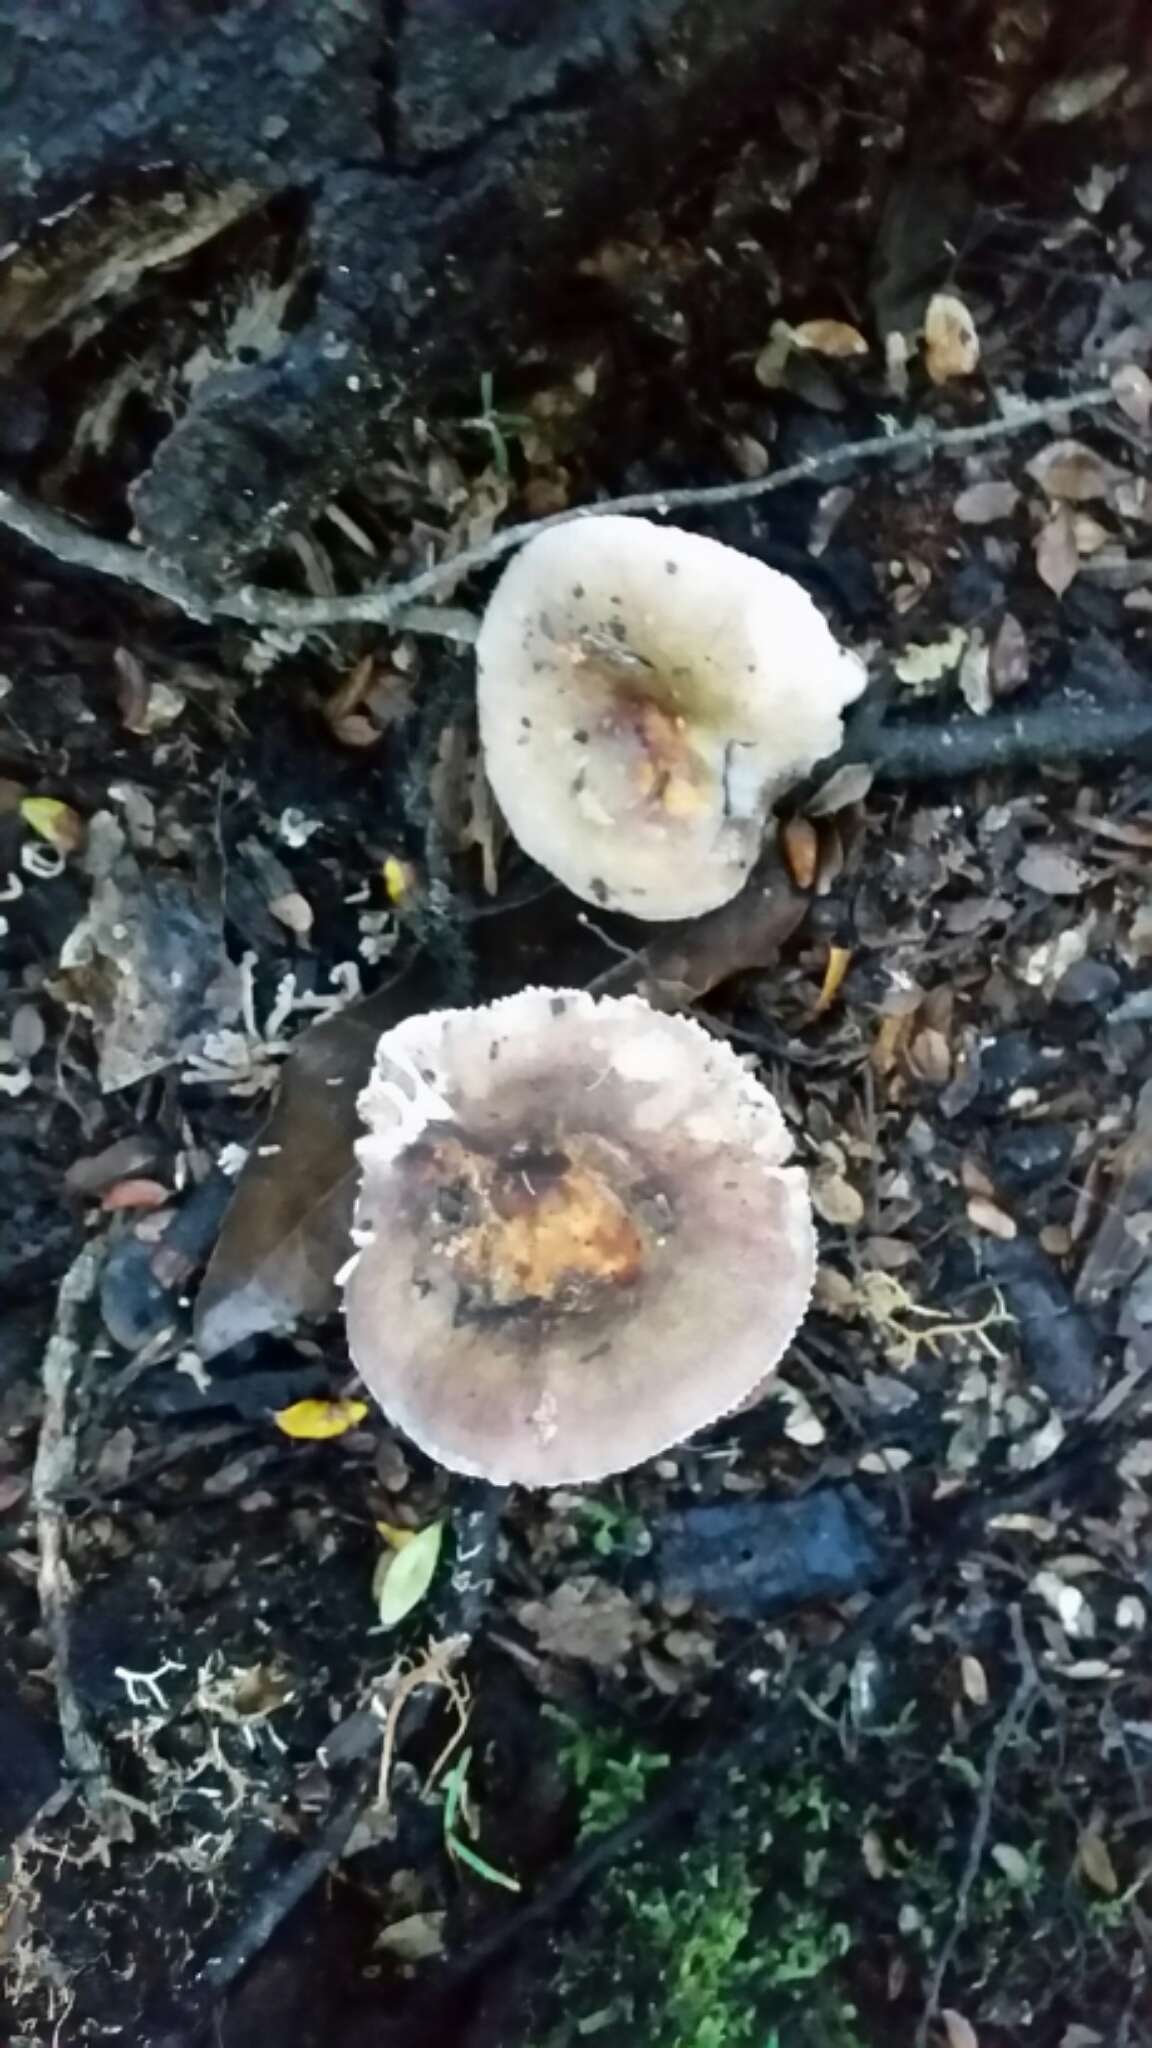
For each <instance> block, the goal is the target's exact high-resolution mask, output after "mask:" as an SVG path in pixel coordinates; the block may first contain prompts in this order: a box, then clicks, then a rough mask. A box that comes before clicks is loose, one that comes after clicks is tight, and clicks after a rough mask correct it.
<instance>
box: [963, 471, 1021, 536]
mask: <svg viewBox="0 0 1152 2048" xmlns="http://www.w3.org/2000/svg"><path fill="white" fill-rule="evenodd" d="M1019 502H1020V493H1019V491H1018V490H1017V488H1016V486H1015V484H1010V483H1001V482H992V481H989V482H987V483H982V484H969V485H968V488H967V490H964V491H961V492H960V495H959V497H958V498H956V499H955V500H954V502H953V506H952V510H953V512H954V513H955V515H956V517H957V519H958V520H959V521H960V524H961V525H962V526H990V525H991V524H992V521H993V520H995V519H1008V518H1009V517H1010V516H1011V514H1012V513H1013V512H1014V511H1015V509H1016V507H1017V505H1018V504H1019Z"/></svg>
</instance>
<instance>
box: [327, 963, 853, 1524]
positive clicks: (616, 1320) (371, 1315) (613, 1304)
mask: <svg viewBox="0 0 1152 2048" xmlns="http://www.w3.org/2000/svg"><path fill="white" fill-rule="evenodd" d="M361 1111H362V1114H363V1116H364V1118H365V1120H366V1122H367V1124H368V1133H369V1134H368V1136H367V1137H365V1138H364V1139H362V1140H361V1143H360V1146H359V1148H358V1150H359V1156H360V1161H361V1165H362V1168H363V1182H362V1187H361V1193H360V1201H359V1207H358V1210H357V1227H356V1236H357V1239H358V1242H359V1245H360V1250H359V1252H358V1254H357V1256H356V1258H355V1260H354V1262H353V1264H352V1267H351V1269H350V1271H349V1273H348V1276H347V1280H346V1297H345V1299H346V1307H347V1315H348V1331H349V1339H350V1343H351V1349H352V1354H353V1358H354V1359H355V1362H356V1364H357V1366H358V1368H359V1370H360V1372H361V1374H362V1376H363V1378H364V1379H365V1381H366V1382H367V1384H368V1386H369V1387H370V1389H371V1390H372V1392H373V1393H374V1394H375V1395H376V1397H377V1399H378V1400H379V1401H380V1403H381V1405H382V1406H383V1407H384V1409H385V1411H386V1412H387V1413H388V1415H389V1416H390V1417H391V1418H392V1420H393V1421H394V1422H396V1423H397V1424H398V1425H399V1426H400V1427H401V1428H402V1429H404V1430H406V1431H407V1433H408V1434H409V1435H410V1436H411V1437H412V1438H413V1439H414V1440H415V1442H417V1443H418V1444H419V1445H420V1446H421V1448H422V1449H424V1450H425V1451H427V1452H428V1454H429V1455H430V1456H432V1457H434V1458H437V1459H438V1460H439V1461H440V1462H441V1463H443V1464H446V1465H449V1466H451V1467H453V1468H454V1469H456V1470H458V1471H463V1472H470V1473H473V1474H475V1475H477V1476H480V1477H483V1478H488V1479H492V1480H495V1481H499V1482H501V1483H521V1484H524V1485H529V1486H553V1485H558V1484H561V1483H563V1482H566V1481H581V1480H590V1479H596V1478H601V1477H603V1476H605V1475H606V1474H608V1473H612V1472H619V1471H622V1470H624V1469H626V1468H627V1467H629V1466H632V1465H636V1464H639V1463H641V1462H642V1461H643V1460H644V1459H646V1458H650V1457H653V1456H655V1455H656V1454H657V1453H658V1452H659V1451H662V1450H665V1449H667V1448H668V1446H669V1445H671V1444H675V1443H679V1442H681V1441H683V1439H684V1438H686V1437H688V1436H690V1435H692V1434H693V1432H694V1431H696V1430H699V1429H702V1428H703V1427H705V1425H706V1424H708V1423H710V1422H713V1421H715V1420H716V1419H717V1418H718V1417H719V1416H721V1415H724V1414H726V1413H728V1412H729V1411H730V1410H732V1409H733V1408H735V1407H737V1406H738V1405H739V1404H740V1403H741V1402H742V1401H744V1400H746V1399H747V1397H748V1396H749V1395H750V1394H752V1393H753V1391H754V1390H755V1389H756V1388H758V1387H759V1386H760V1385H761V1383H763V1382H764V1381H765V1380H767V1379H768V1378H769V1376H770V1375H771V1373H772V1371H773V1369H774V1368H775V1366H776V1365H777V1364H778V1362H779V1360H780V1357H781V1355H782V1353H783V1351H784V1349H785V1347H786V1345H787V1344H788V1342H789V1340H790V1338H791V1336H792V1334H793V1332H794V1331H795V1329H796V1327H797V1325H798V1323H799V1322H800V1320H801V1317H802V1316H803V1314H804V1311H805V1309H806V1307H807V1304H808V1297H809V1294H810V1291H811V1284H812V1275H813V1262H814V1241H813V1231H812V1221H811V1211H810V1206H809V1201H808V1194H807V1188H806V1183H805V1179H804V1175H803V1173H802V1171H801V1170H800V1169H799V1168H797V1167H794V1166H793V1167H790V1166H787V1165H786V1164H785V1161H786V1160H787V1157H788V1153H789V1150H790V1144H789V1139H788V1135H787V1132H786V1130H785V1127H784V1122H783V1118H782V1116H781V1114H780V1111H779V1108H778V1107H777V1104H776V1102H775V1100H774V1098H773V1097H772V1096H771V1095H769V1094H768V1092H767V1091H766V1090H765V1089H764V1088H762V1087H761V1086H760V1085H759V1083H758V1082H756V1081H755V1080H754V1079H753V1077H752V1075H751V1074H750V1073H749V1071H748V1069H747V1068H746V1067H745V1066H744V1064H743V1063H742V1061H741V1060H740V1059H739V1058H737V1056H736V1055H735V1054H734V1053H733V1052H732V1051H731V1049H730V1048H729V1047H728V1046H726V1045H723V1044H720V1043H717V1042H716V1041H715V1040H713V1039H712V1038H710V1037H709V1036H708V1035H707V1033H705V1032H704V1031H703V1030H702V1029H701V1028H700V1026H699V1025H697V1024H694V1023H692V1022H690V1021H689V1020H687V1019H685V1018H682V1017H670V1016H666V1015H662V1014H660V1013H659V1012H657V1011H654V1010H652V1009H651V1008H650V1007H649V1006H648V1004H646V1003H645V1002H643V1001H642V1000H641V999H640V998H639V997H635V996H628V997H623V998H618V999H614V998H606V999H601V1000H596V999H595V998H593V997H592V996H589V995H587V994H585V993H584V992H582V991H568V990H548V989H529V990H526V991H525V992H524V993H523V994H521V995H518V996H513V997H510V998H508V999H506V1000H504V1001H502V1002H498V1003H494V1004H492V1005H491V1006H489V1007H488V1008H485V1009H476V1010H445V1011H439V1012H436V1013H434V1014H433V1015H431V1016H423V1017H412V1018H409V1019H407V1020H406V1022H405V1023H403V1024H401V1025H399V1026H397V1027H396V1029H395V1030H393V1031H390V1032H387V1033H386V1034H385V1036H384V1037H383V1038H382V1039H381V1041H380V1046H379V1049H378V1052H377V1057H376V1068H375V1073H374V1075H373V1078H372V1080H371V1082H370V1083H369V1086H368V1088H367V1089H366V1090H365V1092H364V1094H363V1096H362V1097H361Z"/></svg>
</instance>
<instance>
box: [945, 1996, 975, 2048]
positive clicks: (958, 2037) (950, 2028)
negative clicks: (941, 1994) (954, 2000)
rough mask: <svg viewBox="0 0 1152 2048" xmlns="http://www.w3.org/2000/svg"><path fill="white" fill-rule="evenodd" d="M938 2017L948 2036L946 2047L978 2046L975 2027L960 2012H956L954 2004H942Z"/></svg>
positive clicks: (971, 2047) (970, 2047)
mask: <svg viewBox="0 0 1152 2048" xmlns="http://www.w3.org/2000/svg"><path fill="white" fill-rule="evenodd" d="M940 2017H941V2019H942V2020H943V2022H944V2032H945V2033H946V2034H947V2036H948V2048H980V2041H979V2037H978V2036H977V2033H976V2029H975V2027H974V2026H973V2025H972V2022H971V2020H966V2019H965V2017H964V2015H963V2013H962V2012H957V2011H956V2009H955V2007H954V2006H951V2005H942V2006H941V2008H940Z"/></svg>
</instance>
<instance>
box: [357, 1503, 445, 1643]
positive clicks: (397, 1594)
mask: <svg viewBox="0 0 1152 2048" xmlns="http://www.w3.org/2000/svg"><path fill="white" fill-rule="evenodd" d="M443 1539H444V1524H443V1522H429V1524H428V1527H427V1528H426V1529H421V1530H419V1531H418V1532H417V1533H416V1534H415V1535H413V1536H412V1537H411V1538H410V1540H409V1541H408V1542H407V1543H405V1545H404V1547H403V1549H401V1550H392V1551H387V1550H386V1551H385V1552H384V1555H383V1557H382V1558H381V1559H380V1562H379V1563H378V1565H377V1566H376V1571H375V1574H374V1576H373V1580H372V1591H373V1593H374V1594H375V1596H376V1605H377V1609H378V1611H379V1615H380V1619H381V1621H382V1622H383V1624H384V1627H385V1628H395V1626H396V1624H397V1622H398V1621H403V1620H404V1617H405V1615H408V1614H411V1612H412V1609H413V1608H414V1607H418V1606H419V1604H420V1602H421V1600H422V1599H423V1598H424V1595H425V1593H426V1592H427V1591H428V1588H429V1586H430V1585H431V1584H432V1579H433V1576H434V1574H435V1571H436V1566H437V1564H438V1563H439V1560H440V1545H441V1543H442V1541H443Z"/></svg>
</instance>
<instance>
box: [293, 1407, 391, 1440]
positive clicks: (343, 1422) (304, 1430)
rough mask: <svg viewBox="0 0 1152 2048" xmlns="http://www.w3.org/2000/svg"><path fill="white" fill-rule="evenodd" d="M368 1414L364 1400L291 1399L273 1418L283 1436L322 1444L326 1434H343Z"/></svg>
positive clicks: (353, 1427)
mask: <svg viewBox="0 0 1152 2048" xmlns="http://www.w3.org/2000/svg"><path fill="white" fill-rule="evenodd" d="M367 1413H368V1403H367V1401H293V1403H292V1406H291V1407H290V1408H278V1409H277V1411H276V1414H275V1416H274V1417H273V1420H274V1422H275V1424H276V1427H277V1429H282V1430H283V1432H284V1434H285V1436H299V1437H309V1438H311V1439H312V1440H313V1441H314V1442H316V1443H322V1442H323V1441H324V1439H325V1438H326V1437H330V1436H344V1435H345V1434H346V1433H347V1431H348V1430H350V1429H355V1427H356V1425H357V1423H358V1422H363V1420H364V1417H365V1416H366V1415H367Z"/></svg>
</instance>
